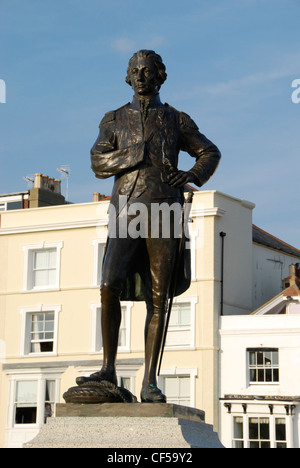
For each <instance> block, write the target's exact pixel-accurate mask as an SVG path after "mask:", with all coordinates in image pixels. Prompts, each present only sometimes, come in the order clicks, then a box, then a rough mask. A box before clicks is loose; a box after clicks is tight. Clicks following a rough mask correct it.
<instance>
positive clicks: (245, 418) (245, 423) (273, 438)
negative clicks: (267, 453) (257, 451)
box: [231, 413, 289, 449]
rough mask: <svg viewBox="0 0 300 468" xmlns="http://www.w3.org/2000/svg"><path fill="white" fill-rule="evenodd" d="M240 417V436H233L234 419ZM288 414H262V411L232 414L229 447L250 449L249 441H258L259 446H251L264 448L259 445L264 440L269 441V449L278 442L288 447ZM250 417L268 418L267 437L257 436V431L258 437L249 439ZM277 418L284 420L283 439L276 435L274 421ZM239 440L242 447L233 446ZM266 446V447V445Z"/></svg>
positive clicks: (275, 446)
mask: <svg viewBox="0 0 300 468" xmlns="http://www.w3.org/2000/svg"><path fill="white" fill-rule="evenodd" d="M237 418H238V419H242V432H243V434H242V437H235V420H236V419H237ZM288 418H289V417H288V416H285V415H283V414H276V415H270V414H263V413H253V414H252V413H251V414H247V415H242V414H232V437H231V448H248V449H250V448H251V447H250V444H251V442H252V443H254V442H256V443H258V444H259V447H252V448H264V447H261V444H262V443H264V442H269V444H270V447H269V448H270V449H272V448H277V445H278V444H284V445H285V447H284V448H288V447H289V442H288V435H287V434H288V424H289V421H288ZM250 419H258V420H261V419H268V425H269V438H268V439H263V438H259V433H258V438H257V439H254V438H252V439H250V434H249V432H250V431H249V423H250ZM277 420H284V427H285V440H278V439H277V435H276V421H277ZM236 442H239V443H240V444H242V445H243V447H235V443H236ZM266 448H268V447H266Z"/></svg>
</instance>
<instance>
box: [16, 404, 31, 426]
mask: <svg viewBox="0 0 300 468" xmlns="http://www.w3.org/2000/svg"><path fill="white" fill-rule="evenodd" d="M15 423H16V424H35V423H36V408H35V407H32V408H31V407H25V408H16V419H15Z"/></svg>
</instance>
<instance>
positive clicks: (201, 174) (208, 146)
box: [169, 112, 221, 187]
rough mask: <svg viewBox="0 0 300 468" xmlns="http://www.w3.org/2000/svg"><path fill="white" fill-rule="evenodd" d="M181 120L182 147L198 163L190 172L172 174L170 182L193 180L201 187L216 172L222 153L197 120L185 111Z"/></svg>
mask: <svg viewBox="0 0 300 468" xmlns="http://www.w3.org/2000/svg"><path fill="white" fill-rule="evenodd" d="M179 120H180V149H181V150H182V151H186V152H187V153H189V154H190V155H191V156H193V157H194V158H195V159H196V164H195V165H194V166H193V167H192V168H191V169H190V171H188V172H183V171H178V172H177V173H175V172H174V173H173V174H171V175H170V178H169V184H170V185H172V186H182V185H183V184H184V183H189V182H193V183H195V184H196V185H198V186H199V187H201V186H202V185H204V184H205V183H206V182H207V181H208V180H209V179H210V177H211V176H212V175H213V174H214V172H215V170H216V169H217V167H218V164H219V161H220V159H221V153H220V151H219V149H218V148H217V147H216V145H215V144H214V143H212V142H211V141H210V140H208V139H207V138H206V137H205V136H204V135H203V134H202V133H200V132H199V129H198V127H197V125H196V124H195V122H194V121H193V120H192V119H191V118H190V117H189V116H188V115H187V114H184V113H183V112H180V114H179Z"/></svg>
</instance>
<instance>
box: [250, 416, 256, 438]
mask: <svg viewBox="0 0 300 468" xmlns="http://www.w3.org/2000/svg"><path fill="white" fill-rule="evenodd" d="M249 438H250V439H258V419H257V418H250V419H249Z"/></svg>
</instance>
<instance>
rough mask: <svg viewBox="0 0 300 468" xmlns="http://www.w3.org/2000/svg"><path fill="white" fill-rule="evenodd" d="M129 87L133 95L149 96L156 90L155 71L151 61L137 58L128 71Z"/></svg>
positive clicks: (146, 58) (145, 58)
mask: <svg viewBox="0 0 300 468" xmlns="http://www.w3.org/2000/svg"><path fill="white" fill-rule="evenodd" d="M130 80H131V86H132V88H133V90H134V93H135V95H138V96H149V95H151V94H154V93H155V92H156V90H157V85H158V80H157V70H156V67H155V65H154V63H153V60H152V59H151V58H148V57H137V58H135V59H134V60H133V62H132V64H131V70H130Z"/></svg>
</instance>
